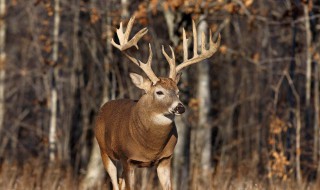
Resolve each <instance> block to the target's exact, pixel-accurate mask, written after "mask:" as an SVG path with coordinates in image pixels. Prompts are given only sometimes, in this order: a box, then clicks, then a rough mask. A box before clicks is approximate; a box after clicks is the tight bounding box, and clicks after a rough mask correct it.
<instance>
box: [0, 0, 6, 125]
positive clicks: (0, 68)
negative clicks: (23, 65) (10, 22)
mask: <svg viewBox="0 0 320 190" xmlns="http://www.w3.org/2000/svg"><path fill="white" fill-rule="evenodd" d="M5 13H6V1H5V0H1V1H0V131H1V130H2V129H3V126H4V113H5V93H4V92H5V77H6V71H5V63H6V52H5V40H6V22H5V18H4V17H5Z"/></svg>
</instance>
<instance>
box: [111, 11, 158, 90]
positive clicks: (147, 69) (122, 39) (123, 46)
mask: <svg viewBox="0 0 320 190" xmlns="http://www.w3.org/2000/svg"><path fill="white" fill-rule="evenodd" d="M134 20H135V17H134V16H133V17H131V18H130V20H129V23H128V25H127V29H126V31H125V32H123V27H122V22H121V23H120V27H119V29H117V36H118V38H119V43H120V44H116V43H115V42H114V40H113V39H112V40H111V44H112V45H113V46H114V47H116V48H117V49H119V50H120V51H122V52H123V54H124V55H125V56H126V57H128V58H129V59H130V60H131V61H132V62H133V63H135V64H136V65H137V66H138V67H140V68H141V69H142V70H143V71H144V73H145V74H146V75H147V76H148V77H149V79H150V80H151V81H152V83H153V84H156V83H157V82H158V81H159V78H158V77H157V76H156V75H155V74H154V72H153V71H152V68H151V62H152V49H151V45H150V43H149V58H148V61H147V62H146V63H143V62H141V61H140V60H138V59H136V58H134V57H132V56H130V55H129V54H128V53H126V52H125V50H127V49H129V48H131V47H132V46H135V47H136V48H137V49H139V47H138V41H139V40H140V39H141V38H142V36H144V35H145V34H146V33H147V32H148V29H147V28H143V29H141V30H140V31H139V32H138V33H137V34H135V35H134V36H133V37H132V39H131V40H129V41H128V39H129V35H130V32H131V29H132V26H133V23H134Z"/></svg>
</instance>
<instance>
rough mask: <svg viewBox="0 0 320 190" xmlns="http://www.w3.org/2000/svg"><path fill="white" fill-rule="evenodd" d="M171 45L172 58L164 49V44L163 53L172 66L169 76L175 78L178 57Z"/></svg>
mask: <svg viewBox="0 0 320 190" xmlns="http://www.w3.org/2000/svg"><path fill="white" fill-rule="evenodd" d="M169 47H170V50H171V55H172V58H170V57H169V55H168V54H167V53H166V51H165V50H164V47H163V46H162V54H163V55H164V56H165V58H166V60H167V61H168V63H169V66H170V72H169V78H174V77H176V57H175V55H174V51H173V49H172V47H171V46H169Z"/></svg>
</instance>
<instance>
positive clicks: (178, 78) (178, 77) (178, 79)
mask: <svg viewBox="0 0 320 190" xmlns="http://www.w3.org/2000/svg"><path fill="white" fill-rule="evenodd" d="M181 75H182V73H181V72H179V73H177V75H176V79H175V82H176V83H177V84H178V83H179V81H180V79H181Z"/></svg>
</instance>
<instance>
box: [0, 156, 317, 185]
mask: <svg viewBox="0 0 320 190" xmlns="http://www.w3.org/2000/svg"><path fill="white" fill-rule="evenodd" d="M153 173H154V170H152V171H148V172H138V175H137V177H138V178H140V179H138V180H140V183H137V189H159V190H160V189H161V188H160V187H159V184H158V182H157V180H156V176H155V174H153ZM235 173H237V174H235ZM82 177H83V176H80V177H78V176H77V175H73V172H72V168H71V167H50V166H44V165H43V163H41V162H39V161H35V162H32V163H31V162H29V163H26V164H24V165H23V166H18V164H16V163H9V162H4V163H3V164H2V165H1V166H0V189H5V190H37V189H48V190H51V189H59V190H60V189H66V190H72V189H81V188H80V184H81V179H82ZM143 177H146V179H145V180H141V178H143ZM141 181H145V182H146V183H147V185H146V184H143V182H141ZM138 187H139V188H138ZM142 187H143V188H142ZM93 189H97V190H99V189H104V190H107V189H110V184H109V180H108V179H105V180H104V181H103V182H101V183H100V184H97V185H96V186H95V187H94V188H93ZM211 189H218V190H262V189H263V190H264V189H272V190H283V189H286V190H297V189H303V190H316V189H320V185H319V184H316V183H307V182H305V183H304V184H302V185H301V187H300V188H299V187H298V185H297V183H296V182H295V181H294V180H290V179H288V180H286V181H277V182H273V183H270V181H269V180H266V179H263V178H259V177H257V176H255V175H252V174H250V173H248V172H247V171H245V172H239V171H238V172H235V171H233V170H231V169H230V168H228V169H220V170H218V172H217V173H216V174H215V176H214V180H213V184H212V188H211Z"/></svg>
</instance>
